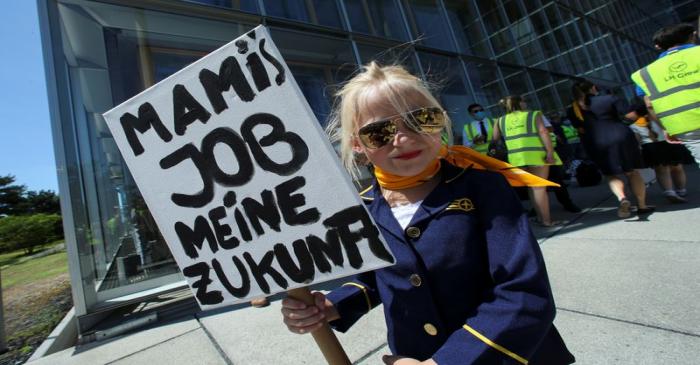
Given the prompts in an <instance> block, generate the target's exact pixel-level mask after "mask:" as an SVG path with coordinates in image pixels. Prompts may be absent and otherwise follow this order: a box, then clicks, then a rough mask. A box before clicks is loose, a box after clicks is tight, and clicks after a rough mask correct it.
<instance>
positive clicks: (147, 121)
mask: <svg viewBox="0 0 700 365" xmlns="http://www.w3.org/2000/svg"><path fill="white" fill-rule="evenodd" d="M247 36H248V37H250V38H253V39H254V38H255V32H250V33H248V34H247ZM258 45H259V49H260V53H262V55H263V58H264V59H265V60H266V61H267V62H268V63H269V64H271V65H272V66H273V67H274V68H275V69H276V70H277V72H278V73H277V76H275V83H276V84H277V85H278V86H280V85H282V83H284V81H285V79H286V78H285V71H284V67H282V64H281V63H280V62H279V61H278V60H277V59H275V58H274V57H273V56H272V55H270V54H269V53H268V52H267V51H266V50H265V39H264V38H263V39H261V40H260V41H259V44H258ZM236 46H237V47H238V52H239V53H241V54H245V53H246V52H247V51H248V46H247V42H246V41H244V40H239V41H238V42H236ZM246 60H247V63H246V66H247V69H248V70H250V74H251V77H252V78H253V81H254V83H255V87H256V89H257V90H258V92H261V91H263V90H265V89H267V88H268V87H269V86H270V85H271V84H270V77H269V75H268V74H267V71H266V69H265V66H264V65H263V63H262V61H261V59H260V56H258V54H257V53H251V54H249V55H248V57H247V58H246ZM243 70H244V69H243V68H242V67H241V65H240V63H239V62H238V60H237V59H236V58H235V57H233V56H229V57H227V58H226V59H225V60H224V61H223V62H221V65H220V67H219V73H218V74H216V73H214V72H213V71H211V70H208V69H206V68H205V69H202V70H201V71H200V72H199V81H200V83H201V86H202V87H203V88H204V91H205V92H206V94H207V98H208V99H209V103H210V104H211V105H212V107H213V108H214V112H215V113H216V114H221V112H223V111H224V110H226V109H228V107H229V105H228V104H227V103H226V100H225V99H224V96H223V93H224V92H225V91H228V90H230V89H233V92H234V93H235V95H236V96H238V98H239V99H240V100H241V101H243V102H245V103H247V102H251V101H253V100H254V99H255V95H256V94H255V92H254V91H253V89H252V87H251V85H250V84H249V83H248V79H247V78H246V76H245V72H244V71H243ZM172 105H173V121H172V125H173V129H174V130H175V133H176V134H177V135H178V136H182V135H184V134H185V132H186V131H187V126H188V125H190V124H192V123H194V122H195V121H197V120H199V121H200V122H202V123H206V122H207V121H208V120H209V118H210V117H211V113H210V112H209V111H208V110H207V109H206V108H205V107H204V106H203V105H202V104H201V103H200V102H199V101H197V100H196V99H195V98H194V97H193V96H192V94H191V93H190V92H189V91H188V90H187V88H186V87H185V86H184V85H180V84H177V85H175V86H174V87H173V89H172ZM137 115H138V116H134V115H133V114H132V113H124V114H122V116H121V117H120V124H121V127H122V129H123V130H124V135H125V136H126V140H127V141H128V142H129V146H130V147H131V150H132V152H133V153H134V156H139V155H141V154H142V153H143V152H144V146H143V145H142V144H141V141H139V138H138V135H137V134H136V132H137V131H138V132H139V133H145V132H146V131H148V130H149V129H151V128H153V129H154V130H155V131H156V133H157V134H158V137H160V139H161V140H163V142H166V143H167V142H170V141H171V140H172V139H173V135H172V133H171V132H170V130H169V129H168V128H167V127H166V126H165V125H164V124H163V122H162V121H161V118H160V116H159V115H158V112H157V111H156V109H155V108H154V107H153V105H152V104H151V103H149V102H145V103H143V104H141V105H140V106H139V108H138V112H137Z"/></svg>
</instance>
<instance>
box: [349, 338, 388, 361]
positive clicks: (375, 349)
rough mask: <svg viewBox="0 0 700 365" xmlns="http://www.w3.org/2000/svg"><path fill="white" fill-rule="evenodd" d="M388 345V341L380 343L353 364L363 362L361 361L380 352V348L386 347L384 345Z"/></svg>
mask: <svg viewBox="0 0 700 365" xmlns="http://www.w3.org/2000/svg"><path fill="white" fill-rule="evenodd" d="M386 345H387V343H386V342H382V344H381V345H379V346H377V347H376V348H374V349H372V350H370V351H369V352H368V353H367V354H365V356H362V357H361V358H359V359H357V361H355V362H353V364H359V363H361V362H363V361H365V360H367V359H369V358H370V356H372V355H374V354H376V353H377V352H379V350H381V349H382V347H384V346H386Z"/></svg>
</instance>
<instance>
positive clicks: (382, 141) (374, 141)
mask: <svg viewBox="0 0 700 365" xmlns="http://www.w3.org/2000/svg"><path fill="white" fill-rule="evenodd" d="M357 134H358V136H359V137H360V141H361V142H362V144H363V145H365V146H366V147H368V148H379V147H382V146H384V145H386V144H388V143H391V140H392V139H394V136H395V135H396V125H395V124H394V123H392V122H391V121H388V120H385V121H381V122H376V123H371V124H368V125H366V126H364V127H362V128H360V130H359V131H358V133H357Z"/></svg>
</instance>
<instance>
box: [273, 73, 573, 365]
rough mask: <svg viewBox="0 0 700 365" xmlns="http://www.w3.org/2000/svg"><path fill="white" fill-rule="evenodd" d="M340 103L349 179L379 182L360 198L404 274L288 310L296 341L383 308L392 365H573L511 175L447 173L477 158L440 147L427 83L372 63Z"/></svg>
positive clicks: (438, 120) (367, 280)
mask: <svg viewBox="0 0 700 365" xmlns="http://www.w3.org/2000/svg"><path fill="white" fill-rule="evenodd" d="M339 95H340V97H341V102H340V104H339V106H338V110H337V113H336V114H335V115H336V116H337V118H336V119H335V120H334V121H333V122H332V123H331V126H330V129H329V130H332V131H340V132H339V136H338V138H339V139H340V141H341V154H342V159H343V162H344V164H345V165H346V167H347V168H348V170H349V171H350V172H351V174H352V173H353V172H354V171H356V166H355V165H354V163H355V160H356V158H354V157H353V152H355V153H362V154H364V155H366V156H367V159H368V160H369V161H370V162H371V163H372V164H373V166H374V175H375V181H374V183H373V184H372V186H371V187H370V188H368V189H367V190H365V191H364V192H363V193H361V195H362V198H363V200H364V201H365V203H366V204H367V209H368V210H369V212H370V213H371V214H372V216H373V218H374V220H375V222H376V223H377V225H378V227H379V229H380V231H381V233H382V235H383V236H384V238H385V239H386V241H387V244H388V245H389V247H390V248H391V250H392V252H393V253H394V255H395V257H396V264H395V265H394V266H390V267H387V268H383V269H379V270H375V271H372V272H366V273H362V274H359V275H357V276H355V277H352V278H350V280H348V282H347V283H345V284H344V285H342V286H341V287H339V288H337V289H335V290H333V291H331V292H330V293H329V294H328V295H327V296H325V295H323V294H322V293H320V292H316V293H314V296H315V299H316V303H315V305H309V306H307V305H306V304H304V303H303V302H301V301H297V300H294V299H291V298H286V299H284V300H283V301H282V314H283V318H284V322H285V324H286V325H287V326H288V328H289V330H290V331H292V332H294V333H308V332H312V331H314V330H315V329H317V328H319V327H320V326H321V325H322V323H323V321H326V320H327V321H328V322H329V323H330V325H331V326H332V327H333V328H334V329H336V330H338V331H341V332H342V331H346V330H347V329H348V328H350V327H351V326H352V325H353V324H354V323H355V322H356V321H357V320H358V319H359V318H360V317H362V316H363V315H364V314H366V313H367V312H369V311H370V310H372V308H374V307H376V306H377V305H379V304H383V306H384V314H385V318H386V324H387V330H388V335H387V336H388V343H389V348H390V349H391V352H392V353H393V354H394V355H393V356H390V355H387V356H385V357H384V362H385V364H394V365H401V364H440V365H450V364H460V365H464V364H528V363H529V364H533V365H537V364H548V365H557V364H570V363H572V362H573V361H574V358H573V356H572V355H571V354H570V353H569V351H568V350H567V348H566V346H565V344H564V342H563V340H562V339H561V337H560V336H559V333H558V332H557V330H556V328H555V327H554V325H553V324H552V321H553V319H554V316H555V306H554V300H553V297H552V292H551V287H550V284H549V279H548V278H547V271H546V269H545V264H544V259H543V257H542V254H541V252H540V249H539V245H538V244H537V241H536V240H535V238H534V237H533V235H532V232H531V230H530V226H529V224H528V220H527V217H526V216H525V214H524V212H523V208H522V206H521V205H520V202H519V201H518V198H517V197H516V195H515V193H514V192H513V189H512V188H511V187H510V186H509V184H508V182H507V181H506V179H505V178H504V176H503V175H501V174H499V173H497V172H491V171H486V170H483V169H477V168H474V167H473V165H472V164H464V163H463V164H461V165H463V166H464V167H459V166H456V165H454V164H453V163H451V162H448V161H456V160H455V159H451V156H452V157H454V155H453V153H454V154H459V153H460V152H459V151H463V150H468V151H471V150H469V149H468V148H466V147H462V146H452V147H449V149H448V148H447V147H445V146H443V145H442V143H441V141H440V133H441V130H442V129H444V128H450V126H449V119H448V117H447V114H446V113H445V111H444V110H443V109H442V108H441V107H440V105H439V103H438V102H437V100H436V99H435V97H433V96H432V95H431V94H430V92H429V91H428V89H427V88H426V87H425V85H424V84H423V82H422V81H421V80H420V79H419V78H417V77H415V76H413V75H411V74H409V73H408V72H407V71H406V70H405V69H403V68H402V67H400V66H388V67H380V66H378V65H377V64H376V63H374V62H373V63H370V64H369V65H367V66H365V67H364V70H363V71H362V72H361V73H359V74H358V75H357V76H355V77H354V78H353V79H352V80H350V81H349V82H348V83H347V84H346V85H345V86H344V87H343V89H342V90H341V91H340V93H339ZM464 153H466V152H464ZM470 153H473V154H474V155H479V156H481V155H480V154H478V153H476V152H473V151H472V152H470ZM483 158H485V159H489V158H488V157H483ZM455 163H457V162H455Z"/></svg>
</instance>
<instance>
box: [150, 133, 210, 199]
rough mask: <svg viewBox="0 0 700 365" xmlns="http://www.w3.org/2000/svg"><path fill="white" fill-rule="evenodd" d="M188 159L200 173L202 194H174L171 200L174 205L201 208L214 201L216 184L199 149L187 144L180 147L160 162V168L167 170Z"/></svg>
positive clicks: (208, 165)
mask: <svg viewBox="0 0 700 365" xmlns="http://www.w3.org/2000/svg"><path fill="white" fill-rule="evenodd" d="M187 159H190V160H192V162H193V163H194V166H195V167H196V168H197V171H199V176H200V177H201V179H202V183H203V185H204V187H203V188H202V190H201V191H200V192H198V193H196V194H192V195H187V194H180V193H173V194H172V195H171V196H170V199H171V200H172V201H173V203H175V204H177V205H179V206H181V207H185V208H201V207H203V206H205V205H207V204H208V203H209V202H211V201H212V199H214V182H213V181H212V177H211V175H210V173H211V172H210V171H211V170H212V169H211V167H210V164H209V163H208V162H207V159H206V158H205V157H204V156H203V155H202V153H201V152H199V150H198V149H197V147H195V146H193V145H192V144H186V145H184V146H182V147H180V148H179V149H177V150H175V152H173V153H171V154H169V155H167V156H165V157H163V159H161V160H160V167H161V168H162V169H163V170H167V169H169V168H171V167H173V166H176V165H178V164H179V163H180V162H182V161H185V160H187Z"/></svg>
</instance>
